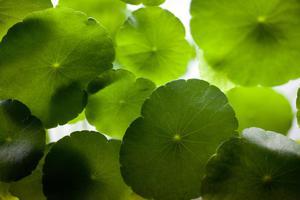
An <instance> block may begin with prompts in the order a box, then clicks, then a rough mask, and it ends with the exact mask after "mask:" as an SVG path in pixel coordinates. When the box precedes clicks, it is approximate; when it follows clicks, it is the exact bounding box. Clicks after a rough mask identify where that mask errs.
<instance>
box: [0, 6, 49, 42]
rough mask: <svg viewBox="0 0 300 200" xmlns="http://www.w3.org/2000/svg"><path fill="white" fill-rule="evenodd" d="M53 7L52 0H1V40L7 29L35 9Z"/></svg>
mask: <svg viewBox="0 0 300 200" xmlns="http://www.w3.org/2000/svg"><path fill="white" fill-rule="evenodd" d="M50 7H52V3H51V0H1V1H0V18H1V19H0V40H1V38H2V37H3V36H4V35H5V34H6V32H7V30H8V29H9V28H10V27H11V26H13V25H14V24H16V23H17V22H20V21H22V19H23V18H24V17H25V16H26V15H28V14H29V13H31V12H33V11H38V10H43V9H46V8H50Z"/></svg>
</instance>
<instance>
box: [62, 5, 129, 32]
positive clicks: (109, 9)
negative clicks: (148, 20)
mask: <svg viewBox="0 0 300 200" xmlns="http://www.w3.org/2000/svg"><path fill="white" fill-rule="evenodd" d="M58 5H59V6H60V7H69V8H73V9H75V10H80V11H83V12H85V13H86V14H87V15H89V16H91V17H94V18H95V19H97V20H98V21H99V22H100V24H102V25H103V26H104V27H105V28H106V29H107V30H108V32H109V33H110V34H111V36H113V37H114V36H115V34H116V32H117V30H118V29H119V28H120V27H121V25H123V23H124V21H125V20H126V12H127V11H126V4H125V3H123V2H122V1H120V0H60V1H59V4H58Z"/></svg>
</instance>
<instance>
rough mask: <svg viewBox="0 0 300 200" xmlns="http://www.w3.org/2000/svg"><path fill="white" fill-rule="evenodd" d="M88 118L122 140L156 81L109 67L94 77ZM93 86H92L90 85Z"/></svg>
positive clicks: (108, 133) (87, 113)
mask: <svg viewBox="0 0 300 200" xmlns="http://www.w3.org/2000/svg"><path fill="white" fill-rule="evenodd" d="M90 87H93V89H92V90H95V89H96V88H102V89H100V90H99V91H98V92H96V93H94V94H92V95H90V96H89V102H88V105H87V107H86V117H87V120H88V121H89V123H90V124H92V125H94V126H96V128H97V130H98V131H99V132H101V133H105V134H107V135H109V136H111V137H113V138H118V139H121V138H122V137H123V135H124V134H125V131H126V129H127V128H128V126H129V125H130V123H131V122H132V121H133V120H135V119H136V118H137V117H139V116H140V111H141V107H142V104H143V103H144V101H145V99H146V98H148V97H149V96H150V94H151V93H152V91H153V90H154V89H155V85H154V83H152V82H151V81H149V80H147V79H143V78H138V79H136V77H135V76H134V75H133V74H132V73H130V72H128V71H125V70H110V71H107V72H106V73H103V74H102V75H101V76H99V77H98V78H97V79H96V80H94V81H93V82H92V83H91V84H90ZM90 89H91V88H90Z"/></svg>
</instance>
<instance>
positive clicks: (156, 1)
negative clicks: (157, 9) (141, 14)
mask: <svg viewBox="0 0 300 200" xmlns="http://www.w3.org/2000/svg"><path fill="white" fill-rule="evenodd" d="M122 1H124V2H126V3H129V4H133V5H138V4H141V3H143V4H144V5H146V6H159V5H160V4H162V3H164V2H165V1H166V0H122Z"/></svg>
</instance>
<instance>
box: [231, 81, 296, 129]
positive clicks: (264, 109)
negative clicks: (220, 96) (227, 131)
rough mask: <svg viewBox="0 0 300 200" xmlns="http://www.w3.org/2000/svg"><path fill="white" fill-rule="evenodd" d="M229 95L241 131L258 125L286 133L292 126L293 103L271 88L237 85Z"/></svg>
mask: <svg viewBox="0 0 300 200" xmlns="http://www.w3.org/2000/svg"><path fill="white" fill-rule="evenodd" d="M227 97H228V99H229V102H230V104H231V105H232V107H233V109H234V111H235V112H236V116H237V118H238V121H239V131H242V130H244V129H245V128H250V127H258V128H263V129H266V130H271V131H276V132H279V133H284V134H286V133H287V132H288V130H289V129H290V128H291V125H292V121H293V112H292V108H291V105H290V103H289V102H288V100H287V99H286V98H285V97H284V96H282V95H281V94H279V93H277V92H275V91H274V90H273V89H271V88H263V87H254V88H243V87H237V88H234V89H232V90H230V91H229V92H227Z"/></svg>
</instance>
